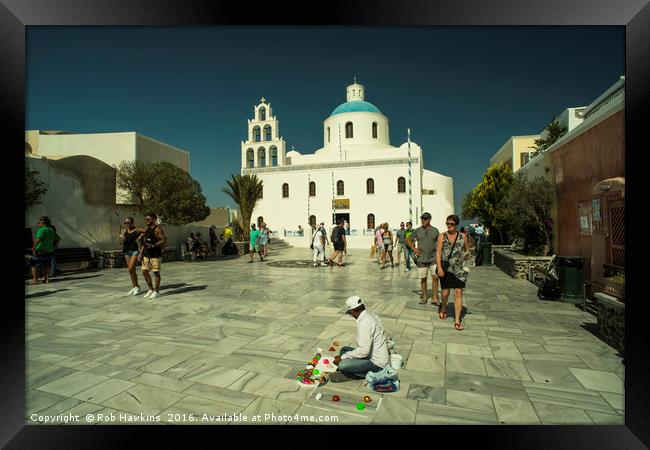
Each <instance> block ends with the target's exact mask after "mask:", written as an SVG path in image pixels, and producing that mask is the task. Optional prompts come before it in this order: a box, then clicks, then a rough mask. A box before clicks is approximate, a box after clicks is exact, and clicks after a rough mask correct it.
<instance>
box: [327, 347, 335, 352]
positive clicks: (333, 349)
mask: <svg viewBox="0 0 650 450" xmlns="http://www.w3.org/2000/svg"><path fill="white" fill-rule="evenodd" d="M328 351H330V352H335V351H336V349H335V348H334V347H330V348H329V350H328Z"/></svg>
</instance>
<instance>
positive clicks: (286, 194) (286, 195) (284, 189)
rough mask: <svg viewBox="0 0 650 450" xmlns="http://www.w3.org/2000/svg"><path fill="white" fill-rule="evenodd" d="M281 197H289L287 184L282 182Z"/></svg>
mask: <svg viewBox="0 0 650 450" xmlns="http://www.w3.org/2000/svg"><path fill="white" fill-rule="evenodd" d="M282 198H289V184H288V183H284V184H283V185H282Z"/></svg>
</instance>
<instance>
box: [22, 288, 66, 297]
mask: <svg viewBox="0 0 650 450" xmlns="http://www.w3.org/2000/svg"><path fill="white" fill-rule="evenodd" d="M69 290H70V289H57V290H56V291H43V292H36V293H34V294H30V295H26V296H25V298H35V297H45V296H46V295H52V294H56V293H57V292H63V291H69Z"/></svg>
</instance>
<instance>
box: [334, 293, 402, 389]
mask: <svg viewBox="0 0 650 450" xmlns="http://www.w3.org/2000/svg"><path fill="white" fill-rule="evenodd" d="M345 306H346V307H347V311H346V314H349V315H351V316H352V317H354V319H356V321H357V343H358V346H357V347H356V348H352V347H343V348H342V349H341V353H340V355H339V356H337V357H336V358H334V361H333V363H334V364H336V365H337V366H338V370H337V371H336V372H334V373H333V374H332V375H330V378H329V380H330V381H331V382H333V383H340V382H343V381H348V380H355V379H360V378H365V377H366V374H367V373H368V372H379V371H381V370H382V369H383V368H384V367H386V366H387V365H388V364H389V362H390V354H389V352H388V342H387V339H386V332H385V331H384V326H383V325H382V323H381V320H379V317H377V316H376V315H375V314H373V313H371V312H370V311H368V310H366V306H365V305H364V304H363V302H362V301H361V298H360V297H359V296H358V295H353V296H352V297H350V298H348V299H347V300H346V301H345Z"/></svg>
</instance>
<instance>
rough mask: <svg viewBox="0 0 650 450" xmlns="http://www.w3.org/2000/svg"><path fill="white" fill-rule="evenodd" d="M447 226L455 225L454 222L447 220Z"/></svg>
mask: <svg viewBox="0 0 650 450" xmlns="http://www.w3.org/2000/svg"><path fill="white" fill-rule="evenodd" d="M447 226H452V227H453V226H456V224H455V223H454V222H447Z"/></svg>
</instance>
